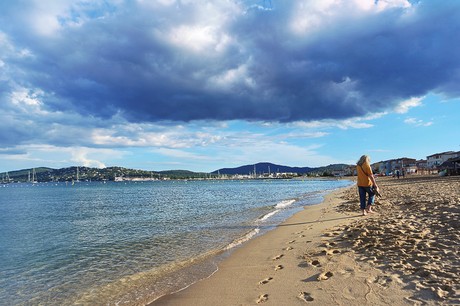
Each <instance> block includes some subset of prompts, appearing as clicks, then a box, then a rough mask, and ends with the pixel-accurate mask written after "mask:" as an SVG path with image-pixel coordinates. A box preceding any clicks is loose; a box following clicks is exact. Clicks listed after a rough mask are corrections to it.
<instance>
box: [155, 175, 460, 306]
mask: <svg viewBox="0 0 460 306" xmlns="http://www.w3.org/2000/svg"><path fill="white" fill-rule="evenodd" d="M378 182H379V185H380V187H381V192H382V197H381V198H378V199H377V201H376V204H375V211H376V213H374V214H369V215H367V216H361V212H360V210H359V203H358V194H357V188H356V187H355V186H352V187H350V188H346V189H342V190H339V191H336V192H333V193H332V194H329V195H328V196H326V198H325V200H324V201H323V203H321V204H319V205H315V206H311V207H306V208H305V209H304V210H303V211H301V212H300V213H298V214H296V215H294V216H293V217H291V218H289V219H288V220H286V221H285V222H284V223H283V224H281V225H280V226H278V227H277V228H276V229H275V230H272V231H270V232H268V233H266V234H265V235H263V236H260V237H258V238H256V239H253V240H251V241H249V242H247V243H246V244H244V245H243V246H242V247H240V248H238V249H236V250H235V251H233V253H232V254H231V255H230V256H229V257H228V258H227V259H225V260H224V261H223V262H222V263H221V264H220V265H219V270H218V271H217V272H216V273H215V274H213V275H212V276H211V277H209V278H207V279H204V280H202V281H199V282H198V283H196V284H194V285H192V286H190V287H189V288H187V289H184V290H182V291H180V292H177V293H175V294H172V295H168V296H164V297H162V298H160V299H158V300H157V301H155V302H154V303H152V305H258V304H260V305H304V304H311V305H446V304H452V305H454V304H457V305H458V304H460V291H459V290H460V286H459V284H458V279H459V277H460V261H459V258H460V257H459V255H460V254H459V252H460V248H459V241H460V233H459V231H458V229H459V225H460V220H459V219H460V214H459V213H460V208H459V206H458V205H459V203H460V177H437V176H429V177H421V176H409V177H406V178H404V179H399V180H398V179H395V178H378Z"/></svg>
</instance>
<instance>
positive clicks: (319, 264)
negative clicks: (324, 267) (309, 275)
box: [311, 259, 321, 267]
mask: <svg viewBox="0 0 460 306" xmlns="http://www.w3.org/2000/svg"><path fill="white" fill-rule="evenodd" d="M311 264H312V266H315V267H320V266H321V263H320V262H319V260H317V259H315V260H313V261H312V262H311Z"/></svg>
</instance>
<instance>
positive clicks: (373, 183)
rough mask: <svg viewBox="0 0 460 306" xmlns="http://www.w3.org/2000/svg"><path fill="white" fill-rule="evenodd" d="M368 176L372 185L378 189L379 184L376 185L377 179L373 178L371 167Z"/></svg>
mask: <svg viewBox="0 0 460 306" xmlns="http://www.w3.org/2000/svg"><path fill="white" fill-rule="evenodd" d="M369 178H370V179H371V182H372V185H373V186H374V187H375V188H377V190H379V186H378V185H377V181H376V180H375V177H374V173H372V168H371V174H370V175H369Z"/></svg>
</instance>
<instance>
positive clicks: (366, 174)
mask: <svg viewBox="0 0 460 306" xmlns="http://www.w3.org/2000/svg"><path fill="white" fill-rule="evenodd" d="M356 165H357V167H356V171H357V173H358V184H357V185H358V191H359V204H360V208H361V210H362V212H363V216H365V215H367V213H372V212H373V211H372V205H373V204H374V199H375V193H374V192H373V191H372V187H373V188H375V189H376V190H377V191H378V190H379V187H378V186H377V182H376V181H375V178H374V174H373V173H372V169H371V164H370V158H369V156H367V155H363V156H361V158H360V159H359V161H358V162H357V163H356ZM366 195H368V199H367V203H366Z"/></svg>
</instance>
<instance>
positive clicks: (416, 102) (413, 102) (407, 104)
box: [394, 97, 425, 114]
mask: <svg viewBox="0 0 460 306" xmlns="http://www.w3.org/2000/svg"><path fill="white" fill-rule="evenodd" d="M424 98H425V97H416V98H410V99H409V100H405V101H403V102H401V103H399V105H397V106H396V107H395V109H394V111H395V112H396V113H399V114H404V113H407V112H408V111H409V109H411V108H413V107H417V106H420V105H422V100H423V99H424Z"/></svg>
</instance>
